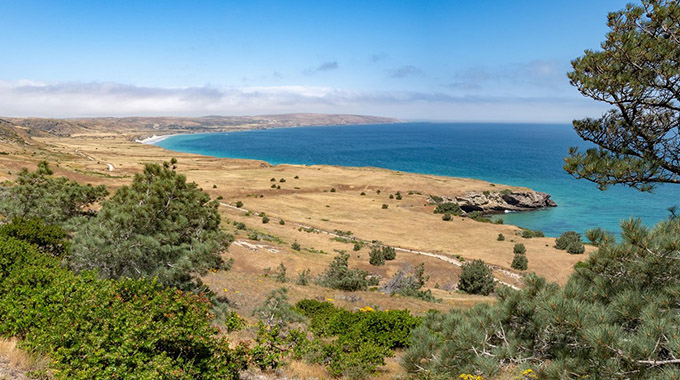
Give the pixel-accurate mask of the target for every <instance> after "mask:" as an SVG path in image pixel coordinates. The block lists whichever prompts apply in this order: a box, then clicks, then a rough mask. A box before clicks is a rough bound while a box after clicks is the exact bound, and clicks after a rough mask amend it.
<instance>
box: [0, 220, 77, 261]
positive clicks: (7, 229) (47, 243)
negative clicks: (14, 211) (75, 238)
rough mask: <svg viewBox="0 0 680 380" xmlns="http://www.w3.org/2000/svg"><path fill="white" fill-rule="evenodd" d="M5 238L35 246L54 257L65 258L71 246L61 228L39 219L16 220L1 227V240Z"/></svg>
mask: <svg viewBox="0 0 680 380" xmlns="http://www.w3.org/2000/svg"><path fill="white" fill-rule="evenodd" d="M3 236H10V237H13V238H16V239H18V240H22V241H25V242H28V243H31V244H35V245H36V246H37V247H38V249H39V250H40V252H41V253H43V254H47V255H50V256H54V257H62V256H64V255H65V254H66V253H67V252H68V251H69V247H70V245H71V243H70V241H69V240H68V234H67V233H66V232H65V231H64V230H63V229H62V228H61V227H59V226H57V225H50V224H45V223H44V222H43V221H42V220H40V219H37V218H32V219H23V218H14V219H13V220H12V223H7V224H4V225H2V226H0V239H1V238H2V237H3Z"/></svg>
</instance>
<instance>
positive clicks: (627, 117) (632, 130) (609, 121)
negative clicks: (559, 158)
mask: <svg viewBox="0 0 680 380" xmlns="http://www.w3.org/2000/svg"><path fill="white" fill-rule="evenodd" d="M608 26H609V28H610V32H608V33H607V35H606V40H605V41H604V42H603V43H602V44H601V48H602V50H600V51H592V50H586V52H585V55H584V56H582V57H579V58H577V59H576V60H574V61H572V66H573V68H574V71H572V72H570V73H569V74H568V75H569V79H570V80H571V83H572V84H573V85H574V86H576V88H577V89H578V90H579V91H580V92H581V93H582V94H583V95H585V96H587V97H590V98H593V99H595V100H598V101H602V102H605V103H606V104H609V105H611V106H613V109H611V110H609V111H607V112H606V113H605V114H604V115H603V116H602V117H601V118H599V119H592V118H587V119H582V120H575V121H574V129H575V130H576V132H577V133H578V134H579V136H581V138H583V139H584V140H586V141H590V142H593V143H594V144H596V145H598V148H593V149H588V150H587V151H586V152H585V154H584V153H581V152H578V150H577V149H576V148H571V149H570V156H569V157H568V158H566V159H565V161H566V164H565V165H564V168H565V170H567V171H568V172H569V173H571V174H572V175H573V176H575V177H577V178H585V179H587V180H589V181H592V182H595V183H596V184H597V185H598V187H599V188H600V189H605V188H607V187H608V186H610V185H614V184H625V185H628V186H631V187H634V188H637V189H639V190H643V191H648V190H651V189H652V187H653V185H654V184H655V183H676V184H677V183H680V178H678V174H680V164H679V161H678V159H679V152H680V142H679V141H678V139H677V136H676V134H677V128H678V121H679V120H680V114H679V113H678V109H679V107H680V83H679V82H678V81H677V78H678V75H680V55H679V54H678V51H679V50H680V49H679V42H678V41H680V3H678V2H677V1H676V0H658V1H657V0H642V4H641V5H633V6H630V7H626V8H625V9H623V10H621V11H618V12H613V13H610V14H609V17H608Z"/></svg>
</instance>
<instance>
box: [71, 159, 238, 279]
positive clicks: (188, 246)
mask: <svg viewBox="0 0 680 380" xmlns="http://www.w3.org/2000/svg"><path fill="white" fill-rule="evenodd" d="M175 162H176V161H175ZM217 207H218V202H217V201H211V200H210V197H209V195H208V194H206V193H204V192H203V191H201V189H200V188H198V186H197V185H196V184H195V183H193V182H191V183H188V182H187V181H186V177H185V176H184V175H182V174H178V173H176V172H175V170H174V162H173V167H172V168H171V163H167V162H166V163H164V164H163V165H159V164H147V165H146V166H145V168H144V172H143V173H141V174H137V175H135V178H134V180H133V182H132V184H131V185H130V186H123V187H122V188H120V189H119V190H118V191H117V192H116V194H115V195H114V196H113V197H112V198H111V199H110V200H108V201H105V202H104V203H103V205H102V209H101V211H100V212H99V213H98V214H97V216H96V217H95V218H92V219H91V220H90V221H88V222H87V223H84V224H82V225H81V226H79V228H78V229H77V230H76V232H75V236H74V242H73V246H72V254H71V256H70V257H69V265H70V266H71V268H73V269H75V270H78V271H81V270H91V269H96V270H97V271H98V273H99V274H100V276H102V277H104V278H122V277H128V278H141V277H154V276H155V277H158V279H159V281H160V282H161V283H162V284H164V285H168V286H177V287H180V288H183V289H189V288H193V287H195V286H197V284H198V280H197V279H196V277H195V274H196V273H199V274H200V273H204V272H205V271H206V270H208V269H210V268H219V267H221V266H222V265H223V264H224V263H223V261H222V259H221V258H220V256H219V253H220V251H222V250H223V249H225V248H226V247H227V244H228V243H229V239H228V235H226V234H225V233H224V232H222V231H221V230H220V215H219V213H218V211H217Z"/></svg>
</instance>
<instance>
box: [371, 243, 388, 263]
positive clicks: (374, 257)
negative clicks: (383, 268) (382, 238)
mask: <svg viewBox="0 0 680 380" xmlns="http://www.w3.org/2000/svg"><path fill="white" fill-rule="evenodd" d="M368 263H369V264H371V265H375V266H380V265H385V255H384V254H383V252H382V250H381V249H380V248H379V247H374V248H371V251H370V252H369V253H368Z"/></svg>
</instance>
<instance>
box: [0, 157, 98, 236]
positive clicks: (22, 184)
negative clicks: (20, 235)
mask: <svg viewBox="0 0 680 380" xmlns="http://www.w3.org/2000/svg"><path fill="white" fill-rule="evenodd" d="M52 174H53V171H52V169H50V167H49V165H48V163H47V161H42V162H40V163H39V164H38V169H37V170H36V171H34V172H30V171H28V170H27V169H22V170H21V172H20V173H19V175H18V176H17V179H16V181H15V182H14V184H12V185H11V186H2V187H0V214H1V215H3V216H5V217H6V218H9V219H13V218H25V219H31V218H39V219H42V220H43V221H45V223H48V224H64V223H65V222H69V221H72V220H73V219H74V218H76V217H79V216H84V215H92V214H93V213H92V212H90V211H88V207H89V206H91V205H92V204H93V203H95V202H99V201H101V200H102V199H104V197H106V196H107V195H108V191H107V190H106V187H105V186H104V185H100V186H97V187H93V186H92V185H81V184H79V183H78V182H75V181H71V180H69V179H68V178H66V177H53V176H52Z"/></svg>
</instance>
